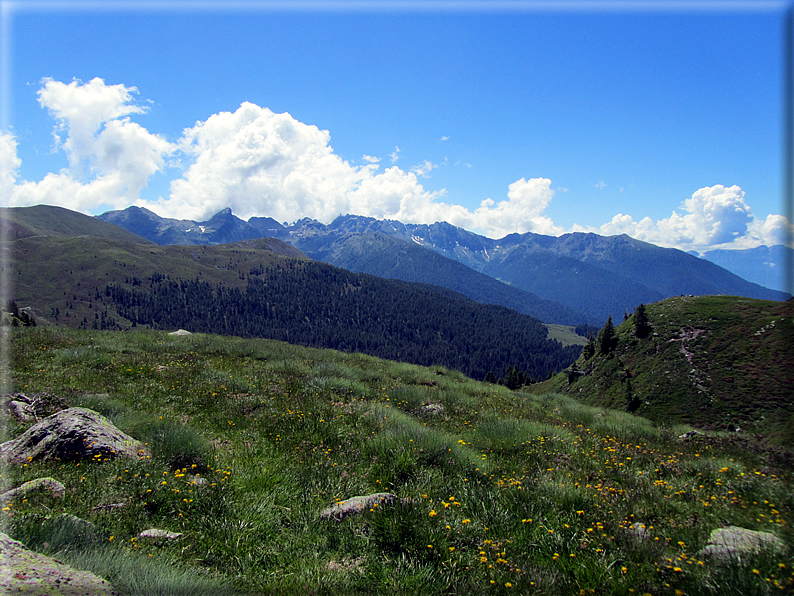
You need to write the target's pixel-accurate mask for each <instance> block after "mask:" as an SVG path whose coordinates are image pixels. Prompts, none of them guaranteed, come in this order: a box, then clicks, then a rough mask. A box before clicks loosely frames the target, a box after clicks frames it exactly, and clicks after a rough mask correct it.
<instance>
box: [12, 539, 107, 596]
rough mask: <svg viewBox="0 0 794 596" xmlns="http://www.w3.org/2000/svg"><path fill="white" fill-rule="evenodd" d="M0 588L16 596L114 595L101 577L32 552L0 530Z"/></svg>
mask: <svg viewBox="0 0 794 596" xmlns="http://www.w3.org/2000/svg"><path fill="white" fill-rule="evenodd" d="M0 589H2V590H3V592H2V593H3V594H8V595H9V596H11V595H13V596H16V595H18V594H20V595H21V594H25V595H26V596H84V595H86V594H89V595H90V596H118V594H119V593H118V592H116V591H115V590H114V589H113V587H112V586H111V585H110V584H109V583H108V582H107V581H105V580H104V579H102V578H101V577H97V576H96V575H94V574H93V573H90V572H88V571H78V570H77V569H73V568H72V567H69V566H68V565H64V564H63V563H61V562H60V561H56V560H55V559H53V558H52V557H48V556H46V555H42V554H39V553H35V552H33V551H30V550H28V549H26V548H25V546H24V545H23V544H22V543H21V542H17V541H16V540H12V539H11V538H9V537H8V536H6V535H5V534H3V533H0Z"/></svg>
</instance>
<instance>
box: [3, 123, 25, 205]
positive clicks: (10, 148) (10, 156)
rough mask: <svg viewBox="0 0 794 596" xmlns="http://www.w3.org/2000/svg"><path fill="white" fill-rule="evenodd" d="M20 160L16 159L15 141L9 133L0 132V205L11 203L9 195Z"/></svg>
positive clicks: (12, 190)
mask: <svg viewBox="0 0 794 596" xmlns="http://www.w3.org/2000/svg"><path fill="white" fill-rule="evenodd" d="M20 165H22V160H20V159H19V157H17V140H16V139H15V138H14V136H13V135H11V134H9V133H4V132H0V205H8V204H9V203H10V202H11V194H12V193H13V192H14V185H15V184H16V179H17V170H18V169H19V166H20Z"/></svg>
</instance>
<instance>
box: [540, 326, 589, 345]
mask: <svg viewBox="0 0 794 596" xmlns="http://www.w3.org/2000/svg"><path fill="white" fill-rule="evenodd" d="M544 325H546V328H547V329H548V330H549V339H556V340H557V341H558V342H560V343H561V344H562V345H564V346H583V345H585V344H586V343H587V338H586V337H582V336H581V335H578V334H577V333H576V332H575V331H574V328H573V327H571V326H570V325H555V324H554V323H544Z"/></svg>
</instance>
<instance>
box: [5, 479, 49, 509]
mask: <svg viewBox="0 0 794 596" xmlns="http://www.w3.org/2000/svg"><path fill="white" fill-rule="evenodd" d="M35 491H42V492H47V493H48V494H50V495H52V496H53V497H62V496H63V491H64V486H63V484H61V483H60V482H58V481H57V480H55V478H49V477H45V478H36V479H35V480H30V481H28V482H25V483H23V484H20V485H19V486H18V487H16V488H12V489H11V490H9V491H6V492H4V493H3V494H1V495H0V503H5V502H7V501H10V500H12V499H16V498H18V497H25V496H27V495H28V494H29V493H31V492H35Z"/></svg>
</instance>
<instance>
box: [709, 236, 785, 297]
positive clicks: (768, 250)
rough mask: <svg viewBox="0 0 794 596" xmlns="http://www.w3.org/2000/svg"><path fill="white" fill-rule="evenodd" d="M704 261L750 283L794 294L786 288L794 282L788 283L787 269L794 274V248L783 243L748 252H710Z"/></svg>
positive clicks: (751, 249) (750, 249) (760, 247)
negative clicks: (793, 271) (793, 270)
mask: <svg viewBox="0 0 794 596" xmlns="http://www.w3.org/2000/svg"><path fill="white" fill-rule="evenodd" d="M703 258H704V259H706V260H707V261H711V262H712V263H714V264H715V265H719V266H720V267H722V268H723V269H727V270H728V271H730V272H731V273H735V274H736V275H738V276H739V277H743V278H744V279H746V280H748V281H751V282H754V283H757V284H760V285H762V286H765V287H767V288H773V289H775V290H780V291H783V292H791V291H792V288H790V287H786V284H787V283H790V282H791V280H788V281H787V280H786V268H788V269H789V273H791V268H792V266H794V249H791V248H789V247H787V246H783V245H782V244H778V245H775V246H758V247H756V248H749V249H746V250H710V251H708V252H706V253H704V254H703Z"/></svg>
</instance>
